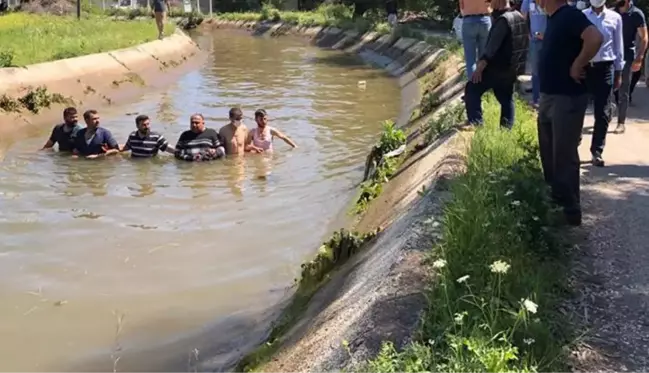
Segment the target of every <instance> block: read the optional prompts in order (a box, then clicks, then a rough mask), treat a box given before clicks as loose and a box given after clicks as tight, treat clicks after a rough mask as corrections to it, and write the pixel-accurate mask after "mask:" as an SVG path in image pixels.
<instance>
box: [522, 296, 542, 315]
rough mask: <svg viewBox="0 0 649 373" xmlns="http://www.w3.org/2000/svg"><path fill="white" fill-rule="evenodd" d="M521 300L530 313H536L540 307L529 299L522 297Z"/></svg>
mask: <svg viewBox="0 0 649 373" xmlns="http://www.w3.org/2000/svg"><path fill="white" fill-rule="evenodd" d="M521 302H523V307H525V309H526V310H527V312H529V313H536V310H537V309H538V308H539V306H538V305H537V304H536V303H534V302H532V301H531V300H529V299H521Z"/></svg>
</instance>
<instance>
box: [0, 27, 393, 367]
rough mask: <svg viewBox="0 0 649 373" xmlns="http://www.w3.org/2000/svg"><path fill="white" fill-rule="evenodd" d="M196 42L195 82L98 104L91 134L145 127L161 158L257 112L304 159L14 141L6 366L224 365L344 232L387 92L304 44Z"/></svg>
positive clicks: (0, 309) (361, 71)
mask: <svg viewBox="0 0 649 373" xmlns="http://www.w3.org/2000/svg"><path fill="white" fill-rule="evenodd" d="M194 37H195V38H196V40H197V42H198V43H199V44H200V45H201V46H202V47H203V48H207V49H209V50H211V51H210V55H211V57H210V59H209V62H208V63H207V64H206V65H205V66H204V67H203V68H201V69H199V70H196V71H193V72H191V73H189V74H187V75H186V76H184V77H182V78H181V79H180V80H179V81H178V82H177V83H175V84H173V85H172V86H169V87H168V88H165V89H164V90H161V91H156V92H150V93H149V94H147V95H145V96H144V97H141V98H140V99H138V100H137V101H135V102H133V103H132V104H130V105H126V106H120V107H115V108H98V109H100V115H101V116H102V125H103V126H104V127H106V128H109V129H110V130H111V131H112V132H113V134H114V135H115V136H116V138H117V139H118V141H119V142H120V143H123V142H124V141H125V139H126V137H127V135H128V133H129V132H131V131H132V130H133V129H134V117H135V113H146V114H148V115H150V116H151V117H152V123H153V126H154V129H155V130H157V131H160V132H162V133H164V134H165V135H166V137H167V138H168V139H169V140H170V142H171V143H172V144H173V143H175V141H176V139H177V138H178V135H179V134H180V133H181V132H182V131H183V130H185V129H186V128H188V125H189V116H190V115H191V114H192V113H193V112H201V113H203V114H204V115H205V116H206V118H207V125H208V127H213V128H216V129H218V128H219V127H220V126H222V125H223V124H225V123H226V118H227V112H228V109H229V107H230V106H234V105H241V106H242V107H243V109H244V112H245V114H246V115H247V116H252V114H253V112H254V110H255V109H256V108H261V107H263V108H266V109H267V110H268V112H269V115H270V117H271V118H272V119H273V121H272V122H271V124H272V125H273V126H276V127H278V128H279V129H281V130H282V131H283V132H285V133H286V134H288V135H289V136H291V137H292V138H293V139H294V140H295V141H296V142H297V143H298V145H299V148H298V149H295V150H291V149H289V147H288V146H287V145H285V144H283V143H282V142H281V141H278V140H275V149H276V151H275V153H274V154H273V155H272V156H266V157H263V156H246V157H245V158H244V159H238V160H227V161H223V162H217V163H209V164H186V163H180V162H177V161H175V160H174V159H173V157H172V156H170V155H167V154H165V155H163V156H160V157H159V158H158V159H156V160H151V161H133V160H129V159H128V158H127V157H115V158H112V159H105V160H99V161H85V160H73V159H70V158H68V157H62V156H59V155H57V154H53V153H49V152H38V151H36V150H37V149H38V148H39V147H40V146H42V144H43V143H44V142H45V140H46V138H47V136H48V135H49V131H50V129H49V128H43V130H42V132H41V133H40V135H39V136H37V137H30V138H28V139H26V140H22V141H20V142H18V143H14V144H12V145H11V146H10V147H9V150H8V151H7V153H6V154H5V155H4V159H2V160H1V161H0V236H1V237H2V239H1V240H0V298H1V299H2V302H0V369H1V370H4V371H37V370H38V371H53V370H78V371H80V370H94V371H99V370H110V371H112V370H113V369H114V368H115V370H117V371H128V370H143V371H154V370H155V371H165V370H166V371H169V370H175V371H178V370H187V369H190V370H193V369H199V370H204V369H217V370H218V369H222V368H223V367H224V365H223V364H226V363H230V362H231V360H232V359H233V358H234V357H235V356H236V355H237V354H238V353H239V352H241V351H243V350H245V349H246V348H248V347H249V345H250V344H253V343H255V342H256V341H257V340H258V339H259V338H261V337H263V331H264V329H266V328H267V326H268V322H269V317H270V315H271V314H272V312H275V311H276V309H277V304H278V303H279V302H280V300H282V299H284V298H285V296H286V294H287V290H286V287H287V286H289V285H290V284H291V283H292V280H293V279H294V278H295V277H296V276H297V275H298V273H299V268H300V264H301V263H302V262H303V261H304V260H306V259H308V258H310V257H312V256H313V255H314V252H315V251H316V250H317V248H318V246H319V244H320V242H321V241H322V240H323V239H324V238H325V237H326V236H327V235H328V234H329V233H330V232H331V231H332V230H333V229H334V228H336V227H339V226H342V225H344V224H345V223H346V220H347V219H348V217H346V214H345V211H346V210H347V208H348V207H349V203H350V202H351V200H352V198H353V197H354V196H355V193H356V189H355V187H356V186H357V185H358V182H359V181H360V179H361V177H362V171H363V170H362V168H363V162H364V158H365V156H366V154H367V152H368V150H369V148H370V147H371V145H372V144H373V143H374V142H375V141H376V140H377V139H378V136H379V132H380V128H381V127H380V126H381V121H382V120H385V119H389V118H395V117H396V115H397V114H398V109H399V97H400V96H399V89H398V87H397V85H396V83H395V82H394V81H393V80H391V79H389V78H388V77H387V76H385V75H384V74H383V73H381V72H379V71H376V70H373V69H371V68H368V67H366V66H365V65H363V64H362V62H360V61H358V60H357V59H354V58H352V57H348V56H343V55H341V54H339V53H337V52H329V51H323V50H320V49H317V48H314V47H310V46H308V45H306V44H305V42H304V41H303V40H300V39H293V38H290V37H287V38H279V39H267V38H266V39H264V38H253V37H250V36H249V35H245V34H237V33H229V32H217V33H213V34H206V35H195V36H194ZM359 81H365V82H366V87H364V88H365V89H363V87H359V84H358V82H359ZM246 124H247V125H248V126H249V127H252V126H254V121H252V120H246ZM120 320H121V321H120Z"/></svg>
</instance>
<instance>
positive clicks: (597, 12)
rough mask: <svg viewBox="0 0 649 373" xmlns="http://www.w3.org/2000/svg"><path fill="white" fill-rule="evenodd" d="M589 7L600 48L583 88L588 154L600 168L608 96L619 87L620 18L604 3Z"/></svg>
mask: <svg viewBox="0 0 649 373" xmlns="http://www.w3.org/2000/svg"><path fill="white" fill-rule="evenodd" d="M590 4H591V7H590V8H588V9H586V10H584V14H585V15H586V17H587V18H588V20H589V21H590V22H591V23H592V24H593V25H595V27H597V29H598V30H599V32H600V33H601V34H602V37H603V41H602V46H601V47H600V48H599V51H597V54H596V55H595V57H593V59H592V60H591V61H590V63H589V64H588V66H587V67H586V88H588V93H590V95H591V96H592V97H593V109H594V116H595V126H594V128H593V137H592V140H591V145H590V152H591V154H592V163H593V165H594V166H597V167H603V166H604V160H603V159H602V153H603V152H604V142H605V141H606V132H608V125H609V123H610V122H611V94H612V93H613V87H614V86H615V88H617V87H619V86H620V82H621V73H622V68H623V67H624V43H623V41H622V17H621V16H620V15H619V14H618V13H617V12H615V11H614V10H611V9H607V8H606V7H605V6H604V5H605V4H606V0H591V1H590Z"/></svg>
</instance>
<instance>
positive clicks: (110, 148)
mask: <svg viewBox="0 0 649 373" xmlns="http://www.w3.org/2000/svg"><path fill="white" fill-rule="evenodd" d="M117 153H119V144H118V143H117V140H115V138H114V137H113V134H112V133H111V132H110V131H108V130H106V150H105V151H104V156H106V157H107V156H109V155H113V154H117Z"/></svg>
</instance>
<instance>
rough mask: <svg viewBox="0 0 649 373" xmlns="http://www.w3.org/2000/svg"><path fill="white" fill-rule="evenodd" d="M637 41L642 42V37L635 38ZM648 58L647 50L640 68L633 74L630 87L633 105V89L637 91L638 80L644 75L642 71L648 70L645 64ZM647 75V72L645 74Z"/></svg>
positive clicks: (630, 103)
mask: <svg viewBox="0 0 649 373" xmlns="http://www.w3.org/2000/svg"><path fill="white" fill-rule="evenodd" d="M635 43H636V45H638V44H640V37H639V36H638V37H636V38H635ZM646 60H647V51H646V50H645V53H644V57H643V58H642V62H641V63H640V69H639V70H638V71H634V72H633V74H631V86H630V87H629V105H630V106H633V91H635V87H636V85H638V82H639V81H640V78H641V77H642V73H643V72H644V70H646V66H645V61H646ZM645 75H646V74H645Z"/></svg>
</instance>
